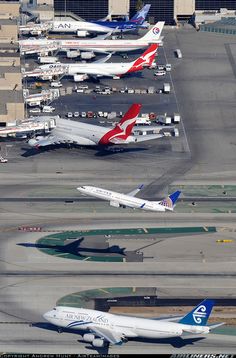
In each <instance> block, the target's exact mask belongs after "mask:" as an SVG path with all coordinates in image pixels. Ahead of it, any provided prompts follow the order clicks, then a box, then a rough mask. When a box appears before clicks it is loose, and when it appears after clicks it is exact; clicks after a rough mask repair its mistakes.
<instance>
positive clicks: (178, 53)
mask: <svg viewBox="0 0 236 358" xmlns="http://www.w3.org/2000/svg"><path fill="white" fill-rule="evenodd" d="M175 53H176V56H177V57H178V58H182V57H183V56H182V52H181V51H180V49H179V48H177V49H176V50H175Z"/></svg>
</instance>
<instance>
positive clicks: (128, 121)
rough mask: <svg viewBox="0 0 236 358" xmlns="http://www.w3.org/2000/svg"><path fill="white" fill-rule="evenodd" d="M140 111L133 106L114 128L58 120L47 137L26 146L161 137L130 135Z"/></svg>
mask: <svg viewBox="0 0 236 358" xmlns="http://www.w3.org/2000/svg"><path fill="white" fill-rule="evenodd" d="M140 109H141V104H133V105H132V106H131V107H130V108H129V110H128V111H127V112H126V113H125V115H124V116H123V118H122V119H121V121H120V122H119V123H118V124H117V125H116V126H115V127H114V128H108V127H101V126H97V125H94V124H88V123H82V122H75V121H70V120H66V119H62V118H58V119H57V123H56V128H55V129H53V130H52V132H51V134H50V135H49V136H46V137H44V136H38V137H36V138H32V139H30V140H29V141H28V144H29V145H30V146H31V147H36V148H39V147H44V146H47V145H53V144H62V143H74V144H78V145H84V146H96V145H97V146H109V145H113V144H122V145H123V144H129V143H137V142H143V141H147V140H152V139H156V138H160V137H162V134H147V135H134V134H132V129H133V127H134V125H135V122H136V118H137V116H138V114H139V112H140Z"/></svg>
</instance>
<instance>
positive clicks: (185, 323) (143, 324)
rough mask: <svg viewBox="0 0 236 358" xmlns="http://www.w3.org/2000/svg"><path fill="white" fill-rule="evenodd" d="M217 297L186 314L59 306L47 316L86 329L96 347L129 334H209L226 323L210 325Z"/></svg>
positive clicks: (57, 322)
mask: <svg viewBox="0 0 236 358" xmlns="http://www.w3.org/2000/svg"><path fill="white" fill-rule="evenodd" d="M213 306H214V301H212V300H209V299H206V300H204V301H202V302H201V303H200V304H199V305H197V306H196V307H195V308H194V309H193V310H192V311H191V312H189V313H188V314H186V315H185V316H184V317H181V318H180V317H171V316H170V317H165V318H158V319H156V318H153V319H148V318H138V317H133V316H122V315H115V314H111V313H107V312H102V311H97V310H92V309H86V308H76V307H67V306H56V307H55V308H53V309H52V310H51V311H49V312H47V313H45V314H44V315H43V317H44V318H45V319H46V320H47V321H48V322H50V323H52V324H54V325H55V326H58V327H63V328H66V329H68V328H69V329H73V330H82V331H87V332H89V333H85V334H84V335H83V340H84V341H85V342H89V343H91V344H92V345H93V346H94V347H104V346H106V345H114V344H116V345H121V344H122V343H124V342H127V340H128V338H149V339H150V338H151V339H157V338H170V337H180V336H182V335H183V334H185V333H190V334H197V335H198V334H199V335H201V334H208V333H209V332H210V331H211V330H212V329H214V328H216V327H219V326H221V325H222V324H224V323H216V324H213V325H207V321H208V318H209V316H210V314H211V311H212V308H213Z"/></svg>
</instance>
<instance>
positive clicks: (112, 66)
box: [22, 44, 158, 81]
mask: <svg viewBox="0 0 236 358" xmlns="http://www.w3.org/2000/svg"><path fill="white" fill-rule="evenodd" d="M157 48H158V45H157V44H152V45H151V46H150V47H149V48H148V49H147V50H146V51H145V52H144V53H143V54H142V55H141V56H140V57H138V58H137V59H136V60H135V61H132V62H117V63H113V62H109V63H106V64H104V62H105V60H106V59H107V58H106V59H104V60H103V61H101V60H99V61H94V62H90V63H73V64H70V63H51V64H48V65H42V66H39V67H37V68H35V69H34V70H32V71H27V72H22V74H23V77H37V78H41V79H43V80H47V79H48V80H51V79H52V78H53V77H54V76H59V75H66V76H73V78H74V81H84V80H86V79H87V78H89V76H92V77H104V76H105V77H112V78H113V79H120V77H121V76H123V75H127V74H130V73H132V72H137V71H142V70H143V69H144V68H145V67H150V66H151V65H152V63H153V61H154V59H155V56H156V52H157ZM110 56H111V55H108V56H107V57H110Z"/></svg>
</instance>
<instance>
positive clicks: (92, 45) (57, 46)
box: [19, 21, 165, 55]
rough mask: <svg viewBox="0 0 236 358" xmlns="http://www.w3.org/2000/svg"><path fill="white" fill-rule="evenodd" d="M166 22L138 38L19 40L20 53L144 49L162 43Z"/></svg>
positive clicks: (160, 23)
mask: <svg viewBox="0 0 236 358" xmlns="http://www.w3.org/2000/svg"><path fill="white" fill-rule="evenodd" d="M164 24H165V22H163V21H159V22H157V23H156V24H155V25H154V26H153V27H152V28H151V29H150V30H149V31H148V32H147V33H146V34H145V35H144V36H143V37H141V38H139V39H136V40H124V39H120V40H108V39H106V38H103V39H96V38H95V39H87V40H84V39H83V40H78V39H75V40H74V39H71V40H58V39H47V38H43V39H27V40H19V46H20V53H21V54H22V55H24V54H30V53H40V54H42V53H48V52H53V51H56V50H57V51H68V50H81V51H91V52H97V53H105V54H107V53H110V52H128V51H135V50H139V49H144V48H146V47H148V46H149V45H150V44H152V43H157V44H160V43H162V38H163V37H161V33H162V29H163V27H164Z"/></svg>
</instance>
